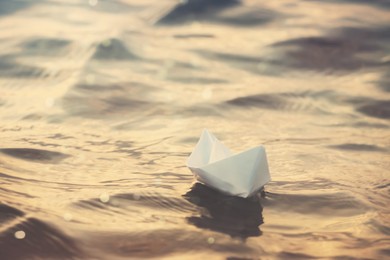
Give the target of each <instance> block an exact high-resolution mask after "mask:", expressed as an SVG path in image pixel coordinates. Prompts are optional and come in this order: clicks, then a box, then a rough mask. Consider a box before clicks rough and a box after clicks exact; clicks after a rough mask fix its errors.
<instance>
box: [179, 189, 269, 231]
mask: <svg viewBox="0 0 390 260" xmlns="http://www.w3.org/2000/svg"><path fill="white" fill-rule="evenodd" d="M184 197H185V198H186V199H187V200H188V201H190V202H192V203H193V204H195V205H197V206H199V207H201V208H203V209H205V210H201V211H200V216H199V217H198V216H191V217H188V218H187V220H188V222H189V223H190V224H193V225H195V226H196V227H198V228H205V229H211V230H214V231H218V232H222V233H226V234H228V235H230V236H232V237H241V238H247V237H252V236H260V235H261V231H260V229H259V225H261V224H262V223H263V216H262V211H263V208H262V206H261V204H260V201H259V200H258V199H256V198H250V199H244V198H240V197H234V196H229V195H224V194H222V193H220V192H218V191H216V190H214V189H212V188H209V187H207V186H205V185H203V184H201V183H195V184H194V185H193V186H192V188H191V190H190V191H188V192H187V193H186V194H185V195H184Z"/></svg>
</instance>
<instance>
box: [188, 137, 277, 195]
mask: <svg viewBox="0 0 390 260" xmlns="http://www.w3.org/2000/svg"><path fill="white" fill-rule="evenodd" d="M220 151H222V153H221V152H220ZM213 152H214V153H219V154H213ZM201 155H202V156H203V157H201ZM207 157H208V158H207ZM199 158H201V160H200V159H199ZM213 158H217V159H216V160H215V159H214V160H213ZM207 159H208V160H207ZM187 166H188V167H189V168H190V170H191V171H192V172H193V173H194V175H195V178H196V179H197V180H198V181H200V182H202V183H204V184H205V185H207V186H210V187H213V188H215V189H218V190H220V191H222V192H224V193H227V194H230V195H234V196H240V197H244V198H245V197H249V196H251V195H253V194H254V193H256V192H257V191H258V190H260V189H261V188H262V187H263V186H264V185H265V184H266V183H267V182H269V181H270V174H269V170H268V163H267V156H266V153H265V149H264V147H262V146H259V147H255V148H252V149H249V150H247V151H244V152H241V153H238V154H235V155H230V151H228V149H227V148H226V147H224V146H223V144H221V143H220V142H219V141H218V140H217V139H216V138H215V137H214V136H213V135H211V133H209V132H208V131H207V130H205V131H203V134H202V136H201V138H200V140H199V142H198V144H197V146H196V147H195V150H194V152H193V153H192V154H191V155H190V157H189V159H188V161H187Z"/></svg>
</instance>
